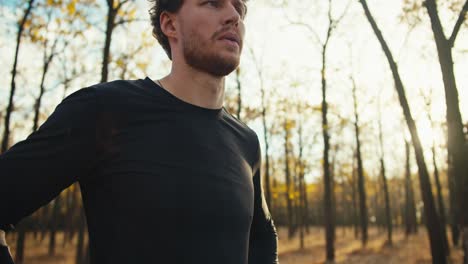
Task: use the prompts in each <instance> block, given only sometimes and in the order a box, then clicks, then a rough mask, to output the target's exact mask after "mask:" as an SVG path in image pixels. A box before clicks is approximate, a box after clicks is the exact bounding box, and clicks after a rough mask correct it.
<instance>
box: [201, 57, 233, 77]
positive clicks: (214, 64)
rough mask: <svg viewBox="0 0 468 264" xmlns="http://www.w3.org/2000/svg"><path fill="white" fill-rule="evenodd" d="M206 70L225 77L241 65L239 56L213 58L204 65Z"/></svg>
mask: <svg viewBox="0 0 468 264" xmlns="http://www.w3.org/2000/svg"><path fill="white" fill-rule="evenodd" d="M204 66H205V67H204V68H205V69H204V70H205V71H206V72H208V73H210V74H211V75H214V76H216V77H224V76H227V75H229V74H230V73H231V72H233V71H235V70H236V69H237V67H238V66H239V59H238V58H223V59H220V58H219V59H213V60H212V61H211V62H208V63H207V64H205V65H204Z"/></svg>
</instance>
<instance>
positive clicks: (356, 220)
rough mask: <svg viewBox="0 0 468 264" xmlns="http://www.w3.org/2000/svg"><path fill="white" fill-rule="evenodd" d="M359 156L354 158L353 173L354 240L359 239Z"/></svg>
mask: <svg viewBox="0 0 468 264" xmlns="http://www.w3.org/2000/svg"><path fill="white" fill-rule="evenodd" d="M356 157H357V154H355V155H354V156H353V171H352V175H351V176H352V179H351V181H352V182H351V191H352V199H353V226H354V238H358V237H359V216H358V209H357V208H358V206H357V199H356V172H357V171H356V170H357V168H356V160H357V158H356Z"/></svg>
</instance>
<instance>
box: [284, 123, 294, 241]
mask: <svg viewBox="0 0 468 264" xmlns="http://www.w3.org/2000/svg"><path fill="white" fill-rule="evenodd" d="M287 123H288V120H287V119H286V118H285V119H284V125H283V128H284V162H285V164H284V176H285V182H286V193H285V196H286V205H287V208H286V210H287V216H288V239H291V238H292V236H293V225H294V223H293V218H292V216H293V210H292V203H291V199H292V197H291V196H293V195H294V194H293V191H292V190H291V175H290V169H289V146H288V144H289V128H288V124H287Z"/></svg>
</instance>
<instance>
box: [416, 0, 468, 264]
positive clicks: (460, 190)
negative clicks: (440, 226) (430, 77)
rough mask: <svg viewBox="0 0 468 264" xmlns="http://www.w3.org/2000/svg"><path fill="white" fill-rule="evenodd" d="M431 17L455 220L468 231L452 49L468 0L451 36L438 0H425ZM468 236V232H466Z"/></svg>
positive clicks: (466, 166) (467, 247)
mask: <svg viewBox="0 0 468 264" xmlns="http://www.w3.org/2000/svg"><path fill="white" fill-rule="evenodd" d="M424 5H425V7H426V10H427V13H428V15H429V18H430V20H431V26H432V32H433V34H434V40H435V43H436V47H437V54H438V55H439V63H440V68H441V71H442V77H443V82H444V88H445V102H446V107H447V128H448V130H447V132H448V134H447V136H448V139H447V151H448V157H449V159H448V161H449V162H448V166H449V167H448V172H449V176H450V177H453V178H454V179H455V182H456V185H455V186H456V188H455V194H456V195H455V198H456V203H457V205H458V210H457V211H458V212H459V213H460V215H458V216H457V218H458V219H455V220H456V221H457V223H458V224H459V225H461V226H462V227H463V230H462V231H463V233H468V212H467V210H466V206H467V203H466V202H465V197H464V196H465V194H466V193H467V192H468V177H467V174H466V173H467V171H468V158H467V157H468V149H467V146H466V141H465V137H464V133H463V122H462V118H461V114H460V108H459V102H458V90H457V83H456V81H455V73H454V66H453V57H452V48H453V47H454V45H455V40H456V38H457V35H458V32H460V28H461V26H462V24H463V22H464V20H465V17H466V13H467V11H468V0H466V1H465V4H464V5H463V8H462V10H461V11H460V14H459V16H458V19H457V21H456V23H455V26H454V27H453V29H452V33H451V34H450V37H448V38H447V37H446V35H445V33H444V29H443V27H442V23H441V21H440V18H439V12H438V10H437V3H436V0H426V1H425V3H424ZM464 237H465V239H466V238H468V235H464ZM463 245H464V253H465V262H464V263H465V264H468V240H464V241H463Z"/></svg>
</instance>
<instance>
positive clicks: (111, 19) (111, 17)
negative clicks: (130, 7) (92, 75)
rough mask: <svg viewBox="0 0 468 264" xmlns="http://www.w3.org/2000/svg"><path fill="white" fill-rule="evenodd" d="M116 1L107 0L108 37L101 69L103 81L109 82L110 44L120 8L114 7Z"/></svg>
mask: <svg viewBox="0 0 468 264" xmlns="http://www.w3.org/2000/svg"><path fill="white" fill-rule="evenodd" d="M114 1H117V0H107V8H108V9H107V24H106V39H105V41H104V48H103V52H102V69H101V82H102V83H103V82H107V78H108V75H109V69H108V67H109V62H110V46H111V42H112V32H113V31H114V28H115V17H116V15H117V11H118V8H114Z"/></svg>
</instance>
